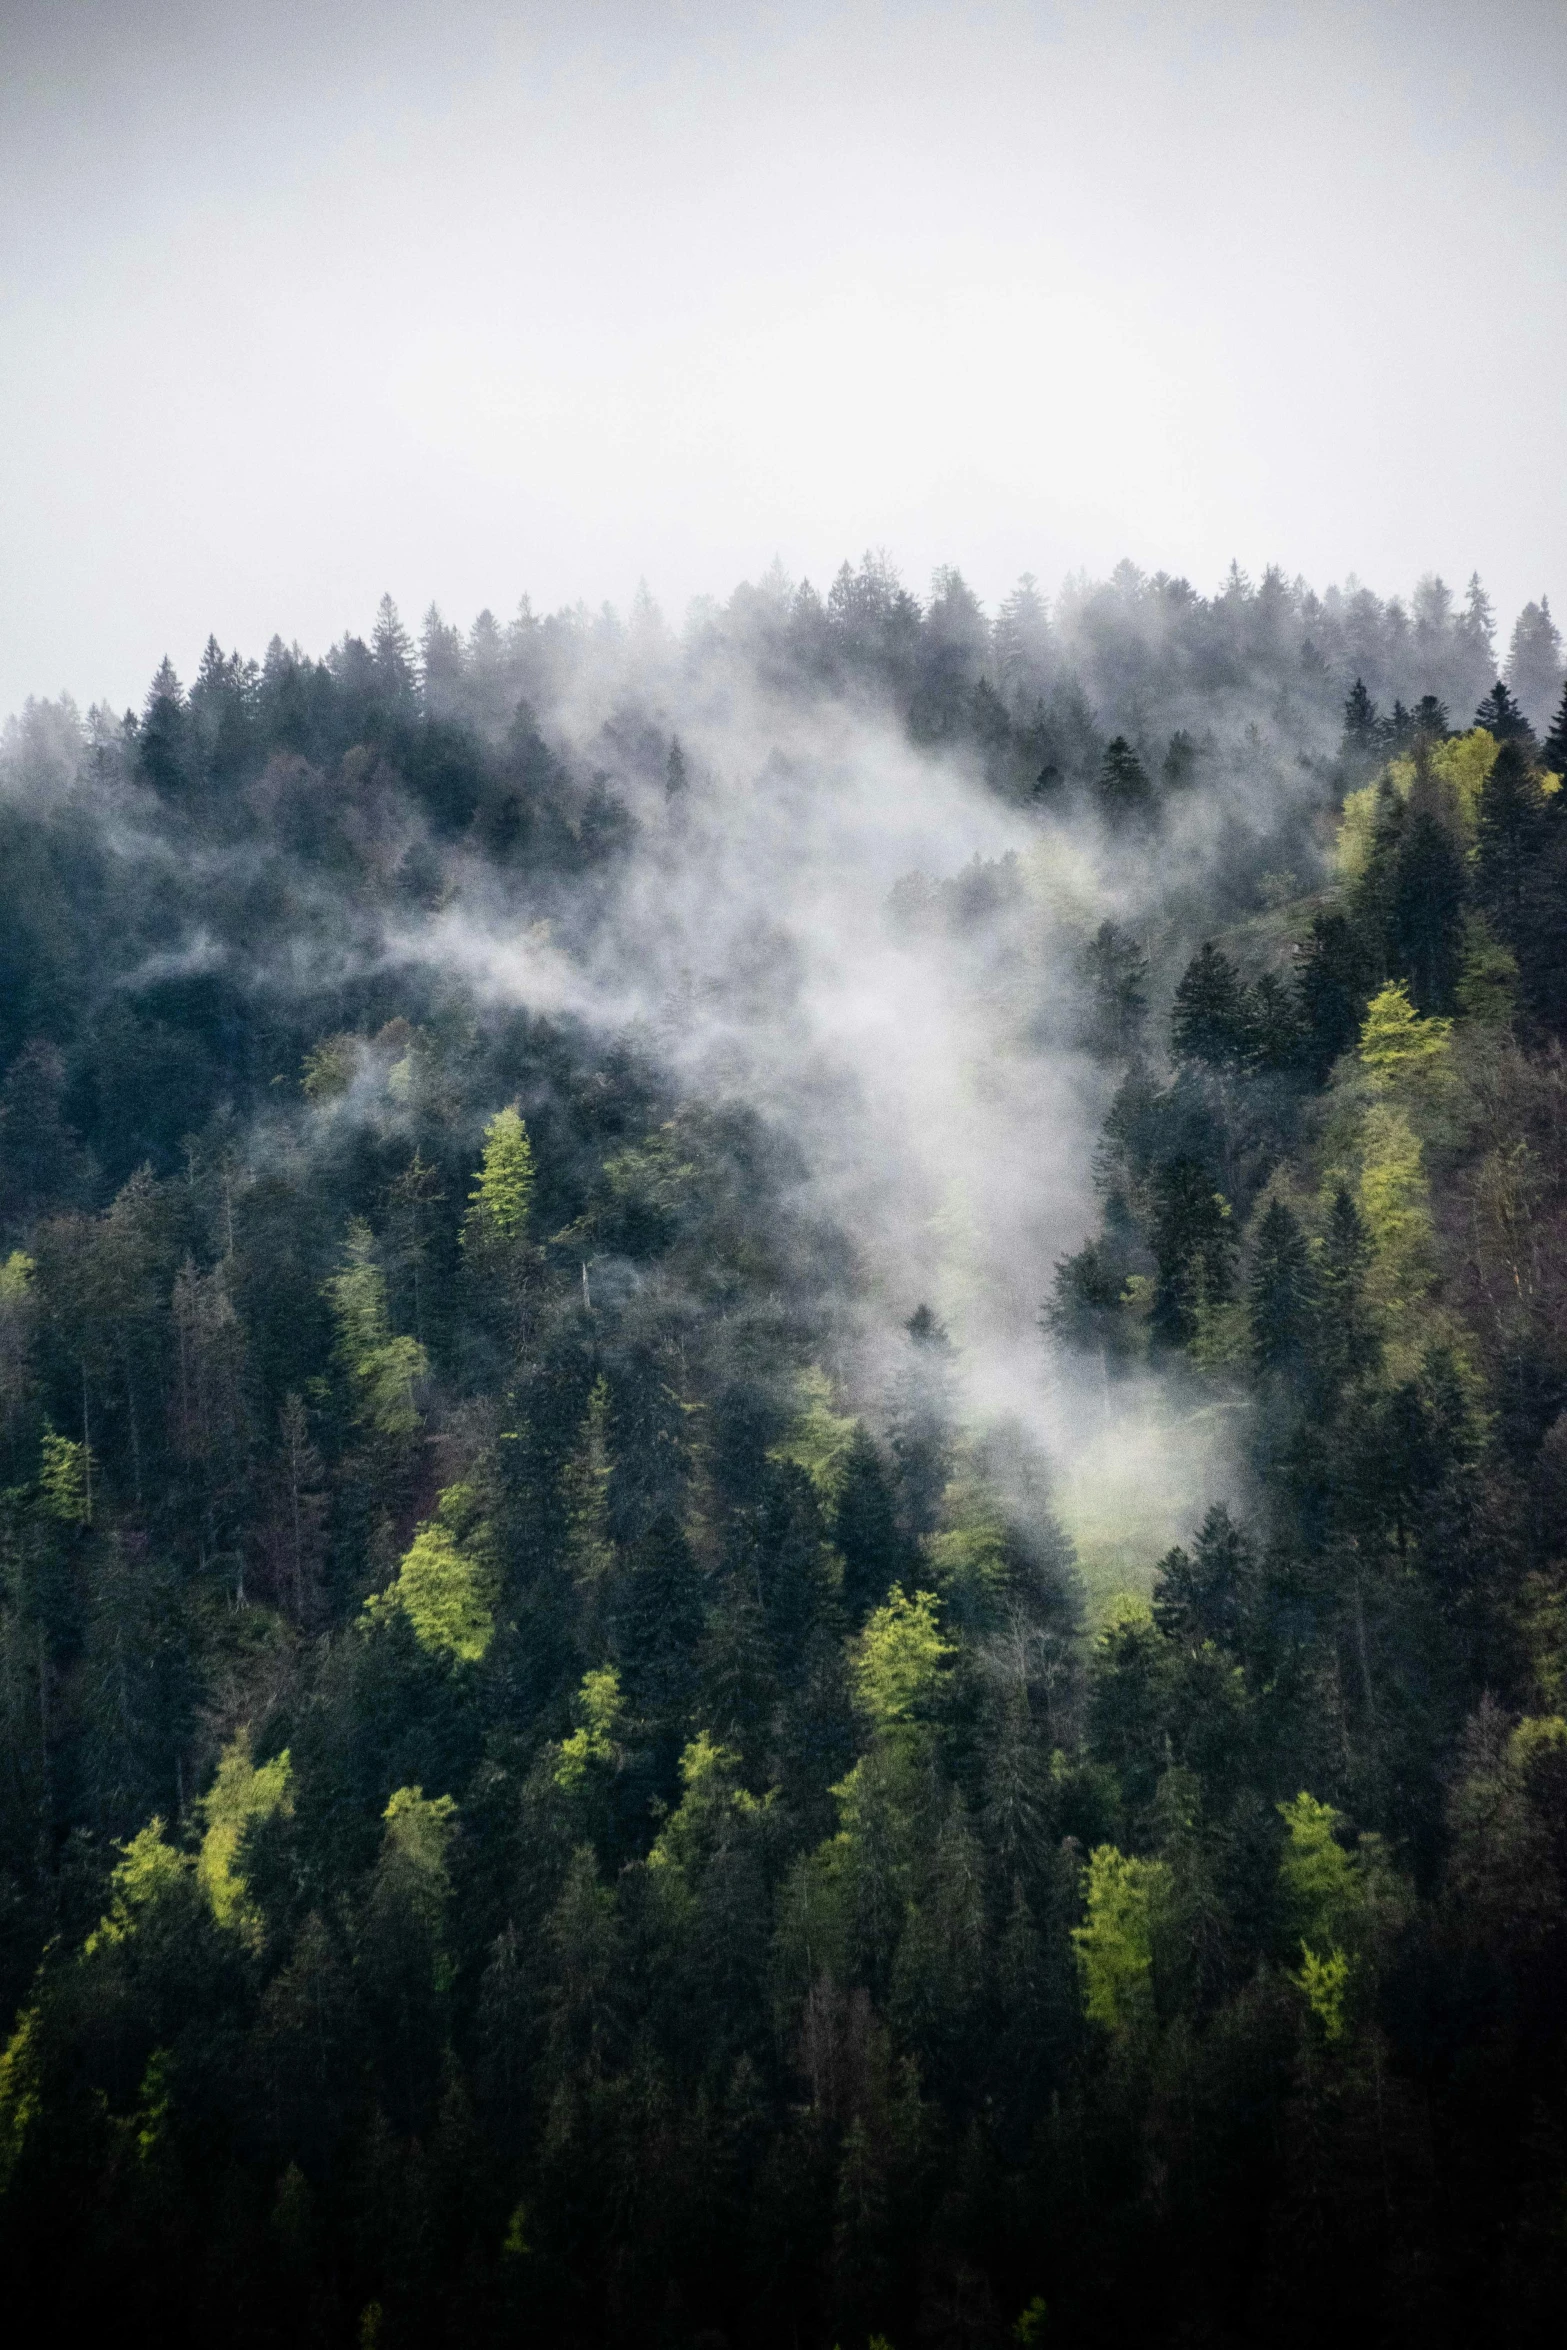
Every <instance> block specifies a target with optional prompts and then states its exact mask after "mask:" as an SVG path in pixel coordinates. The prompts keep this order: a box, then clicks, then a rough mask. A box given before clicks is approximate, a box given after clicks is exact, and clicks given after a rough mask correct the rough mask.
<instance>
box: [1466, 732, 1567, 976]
mask: <svg viewBox="0 0 1567 2350" xmlns="http://www.w3.org/2000/svg"><path fill="white" fill-rule="evenodd" d="M1499 690H1500V689H1499ZM1550 839H1551V812H1550V808H1549V804H1548V802H1547V800H1546V797H1545V794H1544V793H1543V792H1542V791H1541V789H1540V783H1539V778H1538V777H1537V776H1536V774H1535V772H1534V770H1533V768H1532V767H1531V766H1530V764H1529V761H1528V759H1527V757H1526V756H1525V753H1524V749H1523V746H1522V743H1521V742H1520V741H1519V740H1518V738H1517V737H1516V736H1510V737H1508V738H1507V739H1506V740H1504V742H1503V744H1502V748H1501V750H1500V751H1499V752H1498V753H1497V756H1496V762H1495V764H1494V766H1493V767H1492V769H1491V772H1490V774H1489V775H1488V776H1487V777H1486V780H1485V787H1484V789H1483V790H1482V792H1481V794H1480V806H1479V811H1478V814H1477V817H1476V822H1475V852H1474V857H1475V884H1476V895H1477V896H1478V898H1479V900H1480V904H1481V906H1482V907H1483V909H1484V910H1485V912H1486V913H1487V914H1488V915H1489V916H1490V917H1491V920H1492V922H1493V924H1494V925H1495V928H1496V931H1497V935H1498V936H1499V937H1500V938H1502V939H1503V940H1505V942H1506V943H1507V945H1508V946H1510V947H1511V948H1512V950H1513V952H1514V953H1515V954H1516V955H1517V957H1518V963H1519V968H1520V970H1522V971H1524V973H1525V977H1526V981H1527V968H1528V963H1529V960H1530V958H1531V957H1532V955H1533V952H1534V949H1535V947H1536V946H1537V944H1538V943H1539V941H1538V939H1537V937H1536V931H1537V929H1538V925H1539V920H1540V916H1541V912H1542V908H1541V888H1542V883H1543V880H1544V863H1545V858H1546V854H1547V850H1548V848H1549V845H1550Z"/></svg>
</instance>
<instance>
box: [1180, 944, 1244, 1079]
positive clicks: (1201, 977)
mask: <svg viewBox="0 0 1567 2350" xmlns="http://www.w3.org/2000/svg"><path fill="white" fill-rule="evenodd" d="M1170 1042H1171V1045H1172V1047H1173V1048H1174V1051H1175V1053H1176V1056H1177V1058H1178V1059H1180V1060H1183V1061H1199V1062H1202V1063H1204V1064H1205V1065H1206V1066H1207V1067H1208V1068H1210V1069H1239V1068H1242V1067H1243V1066H1244V1065H1245V1063H1246V1062H1247V1061H1248V1060H1249V1059H1250V1058H1251V1057H1252V1054H1253V1052H1254V1050H1255V1048H1256V1042H1257V1038H1256V1021H1255V1016H1254V1009H1253V1005H1252V1000H1251V991H1250V990H1249V988H1248V987H1247V985H1246V983H1245V981H1244V980H1243V979H1242V977H1241V975H1240V973H1239V972H1238V971H1237V970H1236V968H1235V965H1234V964H1233V963H1232V962H1231V961H1230V958H1229V956H1228V955H1226V954H1225V953H1224V952H1223V950H1222V949H1221V948H1219V947H1216V946H1215V945H1214V944H1213V942H1212V940H1211V939H1210V940H1207V941H1206V942H1205V943H1204V944H1203V946H1201V947H1200V948H1199V949H1198V951H1197V953H1196V954H1195V955H1194V956H1193V957H1192V959H1191V961H1190V962H1189V963H1188V964H1187V966H1186V969H1185V971H1184V972H1183V973H1182V974H1181V982H1180V985H1179V986H1178V987H1177V989H1176V991H1175V1009H1174V1012H1173V1014H1172V1017H1171V1022H1170Z"/></svg>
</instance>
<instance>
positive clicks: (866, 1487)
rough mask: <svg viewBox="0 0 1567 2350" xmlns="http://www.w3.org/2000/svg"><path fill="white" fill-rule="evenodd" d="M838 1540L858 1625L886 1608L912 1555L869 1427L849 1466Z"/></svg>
mask: <svg viewBox="0 0 1567 2350" xmlns="http://www.w3.org/2000/svg"><path fill="white" fill-rule="evenodd" d="M833 1540H834V1542H835V1544H836V1546H837V1549H838V1553H839V1556H840V1557H841V1558H842V1560H843V1604H844V1608H845V1611H846V1613H847V1614H848V1617H849V1620H850V1622H851V1623H852V1624H855V1625H858V1624H860V1623H862V1622H863V1621H864V1619H865V1617H866V1616H867V1615H868V1614H869V1613H870V1610H871V1609H872V1608H873V1607H880V1605H881V1603H882V1601H883V1600H884V1599H885V1598H886V1596H887V1593H888V1591H889V1590H890V1589H891V1587H892V1585H893V1584H894V1583H896V1582H897V1581H898V1579H899V1577H900V1576H901V1575H902V1573H903V1571H904V1562H905V1557H906V1551H905V1546H904V1543H903V1541H902V1539H901V1537H900V1536H899V1533H898V1520H897V1512H896V1510H895V1508H894V1506H893V1498H892V1487H891V1484H890V1483H889V1481H888V1477H887V1472H886V1470H885V1468H884V1467H883V1466H882V1458H881V1454H880V1453H879V1452H878V1450H877V1448H876V1445H875V1443H874V1442H873V1440H872V1438H871V1436H870V1434H869V1432H868V1431H867V1429H866V1428H865V1427H864V1425H863V1423H862V1424H860V1425H858V1426H857V1427H856V1428H855V1431H854V1435H853V1438H852V1440H851V1442H850V1445H849V1451H848V1456H847V1458H846V1460H845V1462H844V1475H843V1488H842V1491H841V1492H840V1494H839V1496H838V1509H837V1514H836V1516H835V1518H834V1520H833Z"/></svg>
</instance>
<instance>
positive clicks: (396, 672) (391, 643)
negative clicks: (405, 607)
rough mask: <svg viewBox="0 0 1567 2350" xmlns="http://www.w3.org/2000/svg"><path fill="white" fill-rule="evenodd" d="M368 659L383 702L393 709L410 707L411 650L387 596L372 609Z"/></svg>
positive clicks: (412, 663)
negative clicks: (373, 619) (372, 631)
mask: <svg viewBox="0 0 1567 2350" xmlns="http://www.w3.org/2000/svg"><path fill="white" fill-rule="evenodd" d="M370 655H371V659H372V660H373V662H374V664H375V676H376V683H377V685H378V686H379V688H380V691H381V694H382V696H383V697H384V699H385V700H387V701H388V702H390V703H392V704H393V705H394V706H404V705H406V706H408V707H411V706H412V704H413V701H414V698H415V694H414V649H413V645H412V643H411V641H410V639H409V635H408V631H407V629H406V628H404V626H403V624H402V621H401V619H400V618H399V617H398V611H397V606H396V605H395V604H394V603H393V601H392V599H391V597H390V596H383V597H382V598H381V601H380V603H379V604H378V605H377V606H376V614H375V630H374V633H373V634H372V636H371V639H370Z"/></svg>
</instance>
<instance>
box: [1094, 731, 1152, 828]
mask: <svg viewBox="0 0 1567 2350" xmlns="http://www.w3.org/2000/svg"><path fill="white" fill-rule="evenodd" d="M1095 794H1096V797H1097V799H1098V802H1099V808H1100V813H1101V814H1102V815H1103V816H1104V818H1105V821H1106V822H1107V823H1108V824H1111V825H1114V826H1117V827H1121V826H1125V825H1130V824H1145V823H1147V822H1148V821H1149V820H1150V819H1151V818H1152V817H1153V816H1154V814H1155V813H1156V812H1157V809H1158V800H1157V798H1156V797H1155V794H1154V788H1153V785H1152V784H1151V783H1150V782H1149V780H1148V773H1147V770H1146V768H1145V767H1144V766H1143V763H1142V761H1141V759H1139V757H1138V756H1137V753H1136V752H1135V751H1134V750H1133V748H1132V746H1131V744H1130V743H1129V742H1128V741H1127V739H1126V737H1125V735H1124V734H1118V735H1116V736H1115V738H1114V740H1113V741H1111V742H1109V743H1107V744H1106V746H1105V754H1104V757H1103V759H1102V760H1101V761H1100V764H1099V775H1098V778H1097V781H1096V784H1095Z"/></svg>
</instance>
